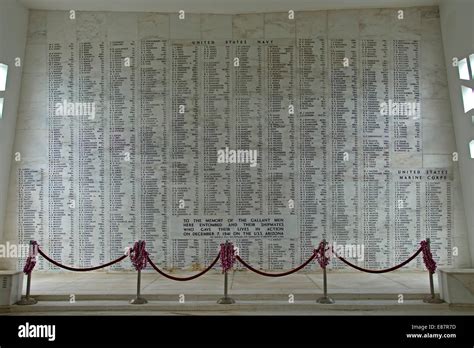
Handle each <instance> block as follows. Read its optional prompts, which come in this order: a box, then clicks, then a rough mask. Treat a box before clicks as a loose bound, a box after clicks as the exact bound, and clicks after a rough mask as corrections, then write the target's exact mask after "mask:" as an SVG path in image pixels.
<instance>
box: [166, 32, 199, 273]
mask: <svg viewBox="0 0 474 348" xmlns="http://www.w3.org/2000/svg"><path fill="white" fill-rule="evenodd" d="M199 53H200V49H199V43H197V44H196V43H195V42H192V41H172V46H171V83H170V86H171V88H170V90H171V129H170V137H171V141H170V144H171V149H170V151H171V152H170V168H171V174H170V190H171V192H170V194H171V199H170V204H171V207H170V210H171V214H172V215H173V216H177V215H199V214H200V209H199V208H200V207H199V191H200V190H199V187H200V182H202V181H200V175H199V174H200V173H199V162H200V158H199V155H200V153H199V146H200V145H199V144H200V143H201V144H202V142H200V140H199V119H198V117H199V104H198V102H199V87H198V86H199V81H198V80H199V79H198V70H199V61H200V60H199V56H200V54H199ZM198 252H199V241H197V240H188V239H173V240H172V246H171V253H172V255H171V263H172V267H177V268H183V267H185V266H189V265H190V264H197V263H199V260H198Z"/></svg>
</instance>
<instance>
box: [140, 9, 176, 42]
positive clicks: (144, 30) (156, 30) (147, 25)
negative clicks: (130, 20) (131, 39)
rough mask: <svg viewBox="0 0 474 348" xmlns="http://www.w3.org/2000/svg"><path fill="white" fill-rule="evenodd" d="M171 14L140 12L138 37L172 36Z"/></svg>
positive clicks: (162, 37) (161, 37)
mask: <svg viewBox="0 0 474 348" xmlns="http://www.w3.org/2000/svg"><path fill="white" fill-rule="evenodd" d="M170 16H172V15H169V14H161V13H140V14H138V37H139V38H140V39H149V38H158V39H169V38H170Z"/></svg>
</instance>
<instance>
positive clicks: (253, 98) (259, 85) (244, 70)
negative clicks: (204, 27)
mask: <svg viewBox="0 0 474 348" xmlns="http://www.w3.org/2000/svg"><path fill="white" fill-rule="evenodd" d="M231 42H232V44H233V47H232V48H233V53H232V57H235V58H238V59H239V65H238V66H237V67H234V69H232V75H231V76H232V93H233V99H232V102H233V104H232V112H233V113H232V116H233V121H232V122H233V123H234V134H233V135H234V139H235V140H234V143H233V144H234V145H235V146H234V147H233V148H235V149H248V150H251V151H256V152H257V164H256V166H255V167H251V166H250V165H249V164H242V165H237V166H235V170H234V171H233V175H234V178H233V182H234V183H235V188H234V190H235V195H234V197H235V205H234V210H233V211H232V215H233V216H236V215H237V216H242V215H247V216H251V215H262V214H264V207H263V204H264V197H263V165H262V159H263V153H262V149H263V148H262V146H263V125H262V123H263V122H262V120H263V118H264V108H263V105H264V101H263V98H262V94H263V92H264V91H263V88H264V87H263V82H264V81H263V77H264V76H263V69H264V63H265V62H264V61H263V58H264V50H265V46H262V45H259V44H257V42H256V41H255V40H233V41H231ZM248 224H249V225H248V226H249V231H244V232H243V233H242V236H240V237H239V238H237V241H236V242H237V245H238V246H239V252H240V255H241V256H242V257H243V258H245V259H246V260H251V261H252V263H253V264H255V265H257V266H260V267H262V265H263V241H262V239H261V238H255V237H253V236H252V237H247V236H246V233H249V234H252V232H254V231H253V230H252V228H253V226H251V223H250V222H248Z"/></svg>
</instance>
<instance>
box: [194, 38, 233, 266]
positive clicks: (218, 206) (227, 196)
mask: <svg viewBox="0 0 474 348" xmlns="http://www.w3.org/2000/svg"><path fill="white" fill-rule="evenodd" d="M199 49H200V60H201V62H200V73H199V86H201V88H200V93H201V96H200V98H199V100H200V105H199V106H200V110H201V114H200V116H201V118H200V124H202V137H201V139H202V154H203V161H202V163H201V167H200V173H201V177H202V194H201V199H202V203H201V204H200V207H201V212H202V214H203V215H205V216H213V215H217V216H229V215H230V214H231V202H232V196H231V179H232V177H231V173H232V171H234V170H235V169H236V167H238V166H239V165H238V164H235V163H233V164H231V163H219V162H218V151H219V150H223V149H225V148H226V147H228V148H230V149H232V146H230V145H231V137H230V133H231V112H230V108H231V105H230V98H231V91H230V87H231V80H230V74H231V66H232V58H231V53H232V50H231V49H232V47H231V46H230V45H229V44H228V43H227V42H225V41H223V40H218V41H214V40H210V41H200V45H199ZM200 243H201V247H200V248H199V250H200V254H201V255H200V257H199V259H200V260H201V262H202V263H204V264H208V263H209V262H211V261H212V260H213V259H214V257H215V255H216V252H217V251H218V249H219V241H218V240H213V239H210V238H206V239H201V240H200Z"/></svg>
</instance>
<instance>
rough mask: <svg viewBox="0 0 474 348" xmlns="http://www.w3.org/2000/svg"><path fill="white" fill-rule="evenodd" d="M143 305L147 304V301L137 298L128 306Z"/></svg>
mask: <svg viewBox="0 0 474 348" xmlns="http://www.w3.org/2000/svg"><path fill="white" fill-rule="evenodd" d="M145 303H148V301H147V300H146V299H144V298H143V297H137V298H134V299H133V300H131V301H130V304H145Z"/></svg>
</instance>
